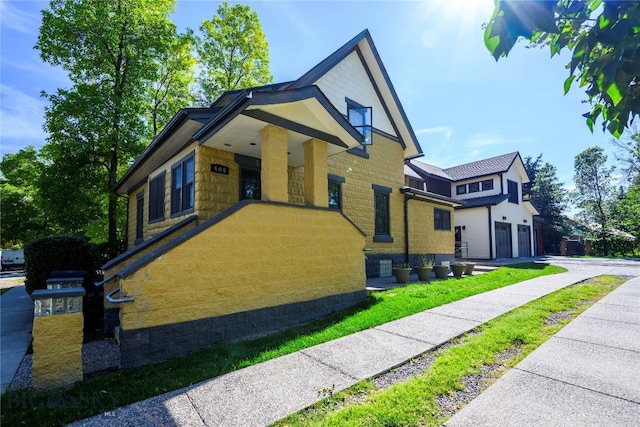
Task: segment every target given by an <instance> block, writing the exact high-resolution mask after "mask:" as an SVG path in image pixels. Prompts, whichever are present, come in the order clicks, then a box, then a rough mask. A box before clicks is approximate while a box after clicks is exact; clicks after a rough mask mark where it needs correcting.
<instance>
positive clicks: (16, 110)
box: [0, 85, 47, 152]
mask: <svg viewBox="0 0 640 427" xmlns="http://www.w3.org/2000/svg"><path fill="white" fill-rule="evenodd" d="M0 93H1V98H0V123H1V126H0V140H2V141H3V142H2V145H3V147H2V151H3V152H9V151H11V150H9V148H10V147H7V142H8V141H7V140H8V139H9V140H14V141H20V142H23V144H22V145H28V144H33V145H38V146H40V145H42V144H43V143H44V141H45V138H46V134H45V132H44V131H43V130H42V124H43V120H44V107H45V105H47V102H46V101H45V100H44V99H43V98H35V97H33V96H30V95H28V94H26V93H24V92H21V91H19V90H17V89H14V88H12V87H9V86H6V85H1V86H0ZM9 145H10V146H12V145H16V144H9Z"/></svg>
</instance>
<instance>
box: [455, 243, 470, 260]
mask: <svg viewBox="0 0 640 427" xmlns="http://www.w3.org/2000/svg"><path fill="white" fill-rule="evenodd" d="M463 249H464V251H465V253H466V256H462V250H463ZM454 257H456V258H465V259H466V258H469V242H456V243H455V254H454Z"/></svg>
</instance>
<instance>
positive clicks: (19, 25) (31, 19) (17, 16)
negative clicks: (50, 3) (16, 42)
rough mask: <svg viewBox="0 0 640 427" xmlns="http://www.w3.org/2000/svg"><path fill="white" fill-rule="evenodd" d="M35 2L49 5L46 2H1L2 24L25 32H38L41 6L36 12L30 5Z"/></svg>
mask: <svg viewBox="0 0 640 427" xmlns="http://www.w3.org/2000/svg"><path fill="white" fill-rule="evenodd" d="M33 4H36V5H40V4H42V7H46V6H47V4H46V3H45V2H17V1H2V2H0V16H1V17H2V18H1V22H2V26H3V27H5V28H10V29H12V30H15V31H18V32H21V33H24V34H38V29H39V28H40V13H39V8H38V11H37V12H36V11H35V10H34V9H31V8H30V7H29V6H31V5H33Z"/></svg>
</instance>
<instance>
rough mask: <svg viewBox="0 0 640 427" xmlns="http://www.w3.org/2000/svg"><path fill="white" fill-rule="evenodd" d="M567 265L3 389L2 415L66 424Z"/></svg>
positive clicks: (434, 287) (488, 277)
mask: <svg viewBox="0 0 640 427" xmlns="http://www.w3.org/2000/svg"><path fill="white" fill-rule="evenodd" d="M563 271H566V270H564V269H562V268H560V267H555V266H549V265H545V264H535V263H527V264H518V265H513V266H509V267H501V268H499V269H497V270H495V271H492V272H490V273H486V274H482V275H478V276H472V277H464V278H462V279H448V280H441V281H434V282H431V283H429V284H414V285H409V286H406V287H402V288H396V289H392V290H390V291H386V292H380V293H374V294H371V295H369V296H368V297H367V298H366V299H365V301H363V302H362V303H361V304H359V305H358V306H356V307H353V308H351V309H349V310H346V311H344V312H341V313H339V314H336V315H334V316H331V317H328V318H325V319H323V320H321V321H318V322H313V323H311V324H308V325H305V326H301V327H297V328H293V329H290V330H288V331H286V332H283V333H280V334H276V335H272V336H269V337H265V338H261V339H257V340H252V341H246V342H241V343H234V344H229V345H225V346H218V347H213V348H209V349H204V350H200V351H198V352H195V353H193V354H191V355H188V356H185V357H181V358H176V359H172V360H170V361H167V362H164V363H160V364H157V365H152V366H146V367H141V368H135V369H126V370H119V371H117V372H111V373H107V374H100V375H93V376H89V377H88V378H85V381H82V382H80V383H77V384H76V385H74V386H73V387H71V388H69V389H64V390H57V391H53V392H47V393H45V392H35V391H26V390H24V391H16V392H7V393H6V394H5V395H3V396H2V401H1V403H2V415H1V418H0V421H1V424H2V425H3V426H5V425H6V426H8V425H38V426H49V425H50V426H56V425H63V424H66V423H69V422H72V421H74V420H77V419H81V418H86V417H89V416H91V415H95V414H98V413H101V412H104V411H106V410H109V409H112V408H116V407H119V406H124V405H126V404H129V403H133V402H137V401H139V400H143V399H146V398H149V397H152V396H156V395H158V394H161V393H165V392H168V391H171V390H176V389H178V388H181V387H185V386H188V385H191V384H194V383H197V382H200V381H204V380H206V379H209V378H213V377H215V376H218V375H221V374H224V373H226V372H230V371H232V370H235V369H239V368H243V367H246V366H250V365H254V364H256V363H260V362H263V361H266V360H270V359H273V358H275V357H279V356H282V355H285V354H289V353H292V352H295V351H298V350H301V349H304V348H307V347H311V346H313V345H316V344H320V343H323V342H327V341H330V340H333V339H336V338H340V337H343V336H346V335H349V334H352V333H354V332H358V331H361V330H364V329H368V328H371V327H374V326H377V325H380V324H383V323H386V322H389V321H391V320H395V319H399V318H402V317H405V316H408V315H411V314H414V313H417V312H420V311H423V310H427V309H429V308H433V307H436V306H439V305H442V304H446V303H449V302H452V301H456V300H459V299H461V298H465V297H467V296H471V295H475V294H478V293H482V292H486V291H489V290H492V289H497V288H500V287H503V286H508V285H511V284H514V283H517V282H521V281H524V280H527V279H531V278H534V277H539V276H543V275H547V274H555V273H560V272H563Z"/></svg>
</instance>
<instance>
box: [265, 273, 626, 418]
mask: <svg viewBox="0 0 640 427" xmlns="http://www.w3.org/2000/svg"><path fill="white" fill-rule="evenodd" d="M622 282H623V280H621V279H617V278H615V277H612V276H601V277H598V278H597V279H596V280H589V281H587V282H585V283H581V284H576V285H573V286H570V287H567V288H564V289H561V290H559V291H556V292H554V293H552V294H550V295H548V296H546V297H543V298H541V299H538V300H536V301H533V302H531V303H529V304H526V305H524V306H522V307H520V308H517V309H515V310H513V311H511V312H509V313H506V314H504V315H502V316H500V317H498V318H496V319H494V320H492V321H490V322H487V323H485V324H484V325H482V326H480V327H478V328H476V329H475V330H474V331H473V333H471V334H468V335H466V336H464V337H462V338H461V339H460V340H459V341H460V344H457V345H454V346H452V347H450V348H448V349H446V350H444V351H442V352H441V353H440V354H439V355H437V356H436V359H435V361H434V363H433V364H432V365H431V366H430V367H429V368H428V369H427V370H426V371H425V372H424V373H423V374H420V375H417V376H415V377H413V378H411V379H409V380H407V381H405V382H401V383H398V384H395V385H393V386H391V387H389V388H387V389H384V390H376V389H374V387H373V386H372V381H371V380H369V381H365V382H362V383H360V384H357V385H355V386H354V387H352V388H350V389H347V390H345V391H343V392H341V393H338V394H336V395H334V396H331V397H329V398H327V399H325V400H323V401H322V402H319V403H318V404H316V405H314V406H312V407H311V408H309V409H307V410H304V411H301V412H299V413H297V414H293V415H291V416H289V417H287V418H285V419H283V420H281V421H280V422H277V423H275V425H276V426H279V427H284V426H287V427H293V426H417V425H419V426H440V425H442V424H443V423H444V422H445V421H446V420H447V419H448V418H449V416H448V415H443V414H442V413H441V411H440V409H439V408H438V406H437V404H436V401H437V398H438V396H447V395H448V396H451V395H454V394H455V393H456V391H457V390H463V389H464V386H463V385H462V384H463V379H464V378H465V377H468V376H470V375H474V374H477V373H479V372H480V371H481V370H482V369H483V367H486V366H488V365H494V364H499V365H502V368H503V369H498V371H499V372H500V375H502V374H504V373H505V372H506V370H508V368H511V367H513V366H515V365H516V364H517V363H518V362H519V361H521V360H522V359H523V358H524V357H525V356H527V355H528V354H529V353H531V352H532V351H533V350H535V349H536V348H537V347H539V346H540V345H541V344H542V343H543V342H545V341H546V340H547V339H549V338H550V337H551V336H553V335H554V334H555V333H557V332H558V331H559V330H560V329H561V328H562V327H563V326H564V325H566V324H567V323H568V322H570V321H571V320H572V319H573V318H575V317H576V316H578V315H579V314H580V313H582V312H583V311H584V310H586V309H587V308H588V307H589V306H591V305H592V304H593V303H595V302H596V301H597V300H599V299H600V298H602V297H604V296H605V295H607V294H608V293H609V292H611V291H612V290H613V289H615V288H616V287H617V286H619V285H620V284H621V283H622ZM555 313H563V314H564V315H563V316H559V317H556V316H554V314H555ZM549 319H555V320H554V321H553V322H550V321H549ZM514 348H515V349H517V350H518V351H517V352H514V356H513V357H511V358H509V359H507V360H502V359H501V357H500V356H501V355H502V354H504V353H505V352H507V351H508V350H510V349H514ZM504 368H506V369H504ZM494 372H495V371H494ZM494 380H495V379H494ZM354 396H355V397H357V398H354Z"/></svg>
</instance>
